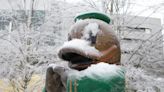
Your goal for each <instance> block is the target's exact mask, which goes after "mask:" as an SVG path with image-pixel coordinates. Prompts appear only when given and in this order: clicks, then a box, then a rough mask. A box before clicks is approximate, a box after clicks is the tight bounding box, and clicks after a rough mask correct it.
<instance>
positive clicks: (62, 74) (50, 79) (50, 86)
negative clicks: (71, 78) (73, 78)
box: [46, 64, 69, 92]
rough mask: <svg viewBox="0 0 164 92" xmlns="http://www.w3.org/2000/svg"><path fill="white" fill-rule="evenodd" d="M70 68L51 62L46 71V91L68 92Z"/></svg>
mask: <svg viewBox="0 0 164 92" xmlns="http://www.w3.org/2000/svg"><path fill="white" fill-rule="evenodd" d="M67 71H69V69H68V68H66V67H64V66H61V65H57V64H50V65H49V67H48V68H47V73H46V91H47V92H66V82H67V73H66V72H67Z"/></svg>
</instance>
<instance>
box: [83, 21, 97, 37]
mask: <svg viewBox="0 0 164 92" xmlns="http://www.w3.org/2000/svg"><path fill="white" fill-rule="evenodd" d="M99 31H100V29H99V25H98V24H97V23H89V24H88V25H87V26H85V28H84V32H83V37H82V38H84V39H88V38H89V37H90V33H91V36H96V34H97V32H99Z"/></svg>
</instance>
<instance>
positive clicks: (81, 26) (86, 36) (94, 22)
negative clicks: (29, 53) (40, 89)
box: [45, 12, 125, 92]
mask: <svg viewBox="0 0 164 92" xmlns="http://www.w3.org/2000/svg"><path fill="white" fill-rule="evenodd" d="M58 56H59V58H61V59H63V60H65V61H67V62H68V67H66V66H64V65H58V64H51V65H50V66H49V67H48V69H47V73H46V85H45V92H125V75H124V71H125V70H124V69H123V67H122V66H121V65H120V58H121V51H120V44H119V41H118V39H117V37H116V35H115V33H114V31H113V30H112V26H111V25H110V18H109V17H108V16H107V15H105V14H101V13H97V12H89V13H84V14H80V15H78V16H77V17H76V18H75V23H74V24H73V25H72V27H71V28H70V32H69V34H68V41H67V42H65V43H64V44H63V46H61V47H60V49H59V52H58Z"/></svg>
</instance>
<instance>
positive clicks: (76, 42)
mask: <svg viewBox="0 0 164 92" xmlns="http://www.w3.org/2000/svg"><path fill="white" fill-rule="evenodd" d="M62 48H74V49H77V50H80V51H82V52H84V53H85V55H89V53H94V54H95V55H96V56H99V55H100V54H101V53H100V52H99V51H98V50H97V49H96V48H95V47H92V46H90V42H88V41H86V40H81V39H73V40H71V41H68V42H65V43H64V44H63V46H62V47H61V48H60V49H62ZM60 49H59V50H60Z"/></svg>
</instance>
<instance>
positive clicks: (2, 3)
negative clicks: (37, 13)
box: [0, 0, 164, 24]
mask: <svg viewBox="0 0 164 92" xmlns="http://www.w3.org/2000/svg"><path fill="white" fill-rule="evenodd" d="M22 1H24V0H0V9H12V8H14V9H18V8H22V7H23V3H22ZM26 1H27V9H29V6H30V1H31V0H26ZM52 1H53V0H36V6H35V9H39V10H44V9H46V10H49V9H50V6H51V2H52ZM60 1H61V0H60ZM63 1H67V2H69V3H77V2H82V1H83V0H63ZM93 1H94V0H93ZM131 1H133V3H132V4H131V7H130V8H129V9H130V10H131V11H132V12H133V13H132V14H134V15H139V16H150V17H156V18H160V19H161V21H162V23H163V24H164V22H163V21H164V0H131ZM155 10H156V12H154V11H155Z"/></svg>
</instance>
